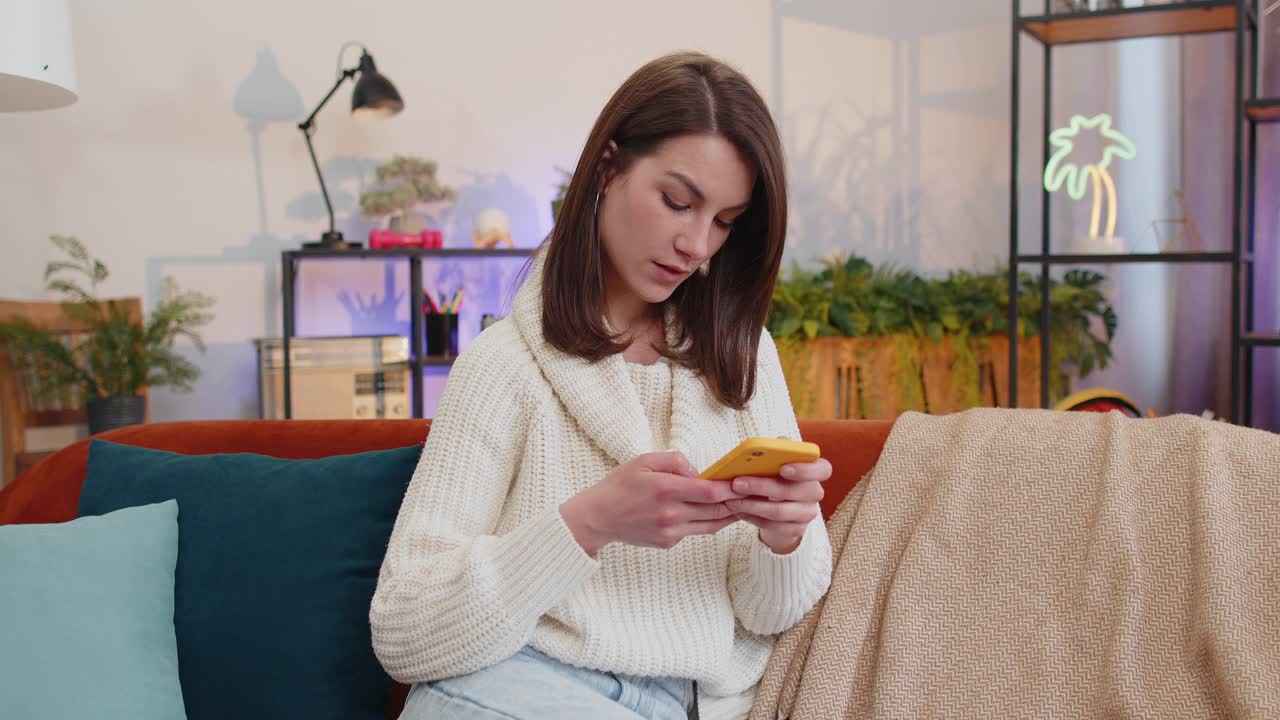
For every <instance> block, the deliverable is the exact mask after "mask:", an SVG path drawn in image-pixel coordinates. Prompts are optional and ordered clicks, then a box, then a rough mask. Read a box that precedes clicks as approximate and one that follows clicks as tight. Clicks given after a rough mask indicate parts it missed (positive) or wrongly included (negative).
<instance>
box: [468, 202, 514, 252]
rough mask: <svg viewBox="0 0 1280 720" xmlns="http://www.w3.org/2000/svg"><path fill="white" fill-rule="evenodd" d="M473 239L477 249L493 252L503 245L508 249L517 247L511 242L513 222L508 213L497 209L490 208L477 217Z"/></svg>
mask: <svg viewBox="0 0 1280 720" xmlns="http://www.w3.org/2000/svg"><path fill="white" fill-rule="evenodd" d="M471 239H472V240H473V241H474V242H475V246H476V247H477V248H484V249H488V250H492V249H493V248H496V247H497V246H498V245H500V244H503V243H505V244H506V246H507V247H515V243H513V242H512V241H511V221H510V220H508V219H507V214H506V213H504V212H502V211H501V210H499V209H497V208H489V209H488V210H484V211H482V212H481V213H480V214H479V215H477V216H476V224H475V227H474V228H473V229H472V230H471Z"/></svg>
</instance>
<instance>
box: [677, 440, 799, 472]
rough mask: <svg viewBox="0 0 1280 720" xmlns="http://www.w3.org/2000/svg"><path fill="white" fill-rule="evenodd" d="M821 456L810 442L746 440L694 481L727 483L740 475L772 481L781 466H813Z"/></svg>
mask: <svg viewBox="0 0 1280 720" xmlns="http://www.w3.org/2000/svg"><path fill="white" fill-rule="evenodd" d="M821 456H822V448H820V447H818V446H817V445H816V444H814V443H811V442H800V441H797V440H784V439H781V438H764V437H753V438H747V439H746V440H743V441H742V442H741V443H740V444H739V445H738V447H736V448H734V449H732V450H730V451H729V452H727V453H725V455H724V457H722V458H720V459H719V460H717V461H716V462H715V464H714V465H712V466H711V467H709V468H707V469H706V470H704V471H703V472H702V474H701V475H699V476H698V477H700V478H705V479H707V480H729V479H732V478H736V477H739V476H742V475H755V476H757V477H772V476H775V475H777V474H778V471H780V470H781V469H782V466H783V465H789V464H791V463H797V462H813V461H814V460H817V459H818V458H819V457H821Z"/></svg>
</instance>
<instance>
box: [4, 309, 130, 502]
mask: <svg viewBox="0 0 1280 720" xmlns="http://www.w3.org/2000/svg"><path fill="white" fill-rule="evenodd" d="M116 302H122V303H124V306H125V308H126V310H127V311H128V312H129V316H130V317H132V318H134V319H135V320H137V321H141V319H142V300H141V299H140V298H136V297H131V298H121V299H118V300H116ZM5 320H26V321H28V322H30V323H31V324H32V325H34V326H36V327H38V328H43V329H45V330H47V331H49V332H51V333H53V334H55V335H57V336H59V338H60V339H61V340H62V342H64V343H66V344H67V345H69V346H70V345H73V344H76V343H78V342H80V341H81V340H83V338H84V336H85V335H87V334H88V333H89V331H90V328H89V327H88V326H87V325H86V324H85V323H83V322H80V321H79V320H75V319H73V318H70V317H68V316H67V315H66V313H64V312H63V309H62V303H60V302H49V301H21V300H0V321H5ZM24 365H25V364H24V363H19V362H17V358H15V357H14V351H13V349H12V348H8V347H4V346H3V345H0V436H2V439H3V454H4V458H3V460H4V468H3V469H4V474H3V476H0V487H3V486H4V485H5V484H6V483H9V482H12V481H13V479H14V478H16V477H17V476H18V475H19V474H21V473H22V472H23V471H24V470H26V469H27V468H29V467H30V466H32V465H34V464H35V463H37V462H39V461H40V460H41V459H43V458H44V457H45V456H46V455H49V454H51V453H52V452H53V451H52V450H48V451H43V452H28V449H27V440H28V438H27V430H28V429H29V428H46V427H60V426H77V425H83V424H85V422H87V419H86V413H85V402H86V401H87V400H88V398H86V397H84V393H83V391H82V390H81V389H80V388H78V387H51V386H47V383H48V382H49V380H48V379H47V378H44V377H42V376H41V374H40V373H39V372H37V371H35V370H30V369H24V367H23V366H24Z"/></svg>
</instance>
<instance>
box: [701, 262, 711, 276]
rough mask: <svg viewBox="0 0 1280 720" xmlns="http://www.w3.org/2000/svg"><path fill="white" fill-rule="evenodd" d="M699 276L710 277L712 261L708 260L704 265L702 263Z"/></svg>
mask: <svg viewBox="0 0 1280 720" xmlns="http://www.w3.org/2000/svg"><path fill="white" fill-rule="evenodd" d="M698 274H699V275H701V276H702V277H706V276H708V275H710V274H711V260H710V259H708V260H707V261H706V262H704V263H702V264H701V265H699V266H698Z"/></svg>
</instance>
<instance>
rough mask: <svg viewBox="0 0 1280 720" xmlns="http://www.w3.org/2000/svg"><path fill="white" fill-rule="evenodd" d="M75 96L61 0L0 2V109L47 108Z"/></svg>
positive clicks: (65, 13) (68, 34) (67, 16)
mask: <svg viewBox="0 0 1280 720" xmlns="http://www.w3.org/2000/svg"><path fill="white" fill-rule="evenodd" d="M76 97H77V96H76V68H75V62H74V55H73V54H72V52H71V16H70V14H69V13H68V11H67V3H66V0H6V2H4V3H3V4H0V111H14V112H31V111H35V110H52V109H53V108H59V107H63V106H64V105H70V104H71V103H73V102H75V101H76Z"/></svg>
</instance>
